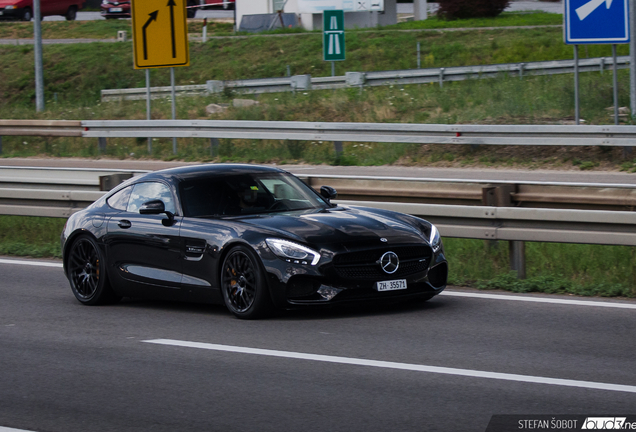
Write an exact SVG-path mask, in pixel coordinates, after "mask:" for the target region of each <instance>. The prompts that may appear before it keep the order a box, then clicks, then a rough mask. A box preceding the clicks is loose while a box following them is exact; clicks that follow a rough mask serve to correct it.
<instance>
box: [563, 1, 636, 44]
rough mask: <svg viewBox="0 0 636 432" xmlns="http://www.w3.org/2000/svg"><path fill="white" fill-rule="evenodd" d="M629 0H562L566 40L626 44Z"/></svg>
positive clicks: (570, 42) (583, 42) (572, 42)
mask: <svg viewBox="0 0 636 432" xmlns="http://www.w3.org/2000/svg"><path fill="white" fill-rule="evenodd" d="M628 3H629V0H565V1H564V6H565V13H564V14H563V19H564V21H565V24H564V26H563V32H564V39H565V43H567V44H622V43H629V5H628Z"/></svg>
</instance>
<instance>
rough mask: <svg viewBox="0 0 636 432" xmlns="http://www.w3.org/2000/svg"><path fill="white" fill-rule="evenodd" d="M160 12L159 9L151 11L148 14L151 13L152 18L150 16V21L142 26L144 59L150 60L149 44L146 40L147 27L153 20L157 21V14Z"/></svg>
mask: <svg viewBox="0 0 636 432" xmlns="http://www.w3.org/2000/svg"><path fill="white" fill-rule="evenodd" d="M158 13H159V11H158V10H156V11H154V12H151V13H149V14H148V15H150V18H148V21H146V24H144V26H143V27H142V28H141V31H142V36H143V42H144V60H148V44H147V41H146V28H148V26H149V25H150V23H151V22H153V21H157V14H158Z"/></svg>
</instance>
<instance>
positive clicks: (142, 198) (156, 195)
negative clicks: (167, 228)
mask: <svg viewBox="0 0 636 432" xmlns="http://www.w3.org/2000/svg"><path fill="white" fill-rule="evenodd" d="M156 199H160V200H161V201H163V203H164V204H165V205H166V210H167V211H169V212H172V213H175V212H176V211H175V206H174V200H173V199H172V193H171V192H170V189H169V188H168V186H166V185H165V184H163V183H157V182H145V183H137V184H136V185H135V186H134V188H133V191H132V193H131V194H130V201H129V202H128V209H127V210H128V211H129V212H132V213H137V212H139V208H140V207H141V206H142V204H143V203H145V202H147V201H151V200H156Z"/></svg>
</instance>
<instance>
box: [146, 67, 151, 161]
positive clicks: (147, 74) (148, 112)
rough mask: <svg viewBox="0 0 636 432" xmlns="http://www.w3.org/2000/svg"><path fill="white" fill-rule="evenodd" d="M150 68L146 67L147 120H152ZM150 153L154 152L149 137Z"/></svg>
mask: <svg viewBox="0 0 636 432" xmlns="http://www.w3.org/2000/svg"><path fill="white" fill-rule="evenodd" d="M151 117H152V115H151V114H150V69H146V120H150V119H151ZM148 154H152V138H151V137H148Z"/></svg>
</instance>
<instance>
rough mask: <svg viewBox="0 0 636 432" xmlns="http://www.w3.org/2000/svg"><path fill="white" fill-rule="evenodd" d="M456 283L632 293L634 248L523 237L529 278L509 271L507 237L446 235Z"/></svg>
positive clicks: (562, 291)
mask: <svg viewBox="0 0 636 432" xmlns="http://www.w3.org/2000/svg"><path fill="white" fill-rule="evenodd" d="M444 247H445V250H446V254H447V256H448V260H449V267H450V269H451V271H450V280H449V283H451V284H455V285H464V286H473V287H477V288H481V289H507V290H511V291H516V292H545V293H559V294H576V295H588V296H589V295H593V296H608V297H616V296H622V297H636V248H634V247H627V246H599V245H586V244H562V243H532V242H526V273H527V276H528V279H526V280H517V278H516V276H515V275H514V274H513V273H511V272H510V271H509V269H510V262H509V258H508V242H505V241H501V242H487V241H483V240H468V239H454V238H445V239H444Z"/></svg>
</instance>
